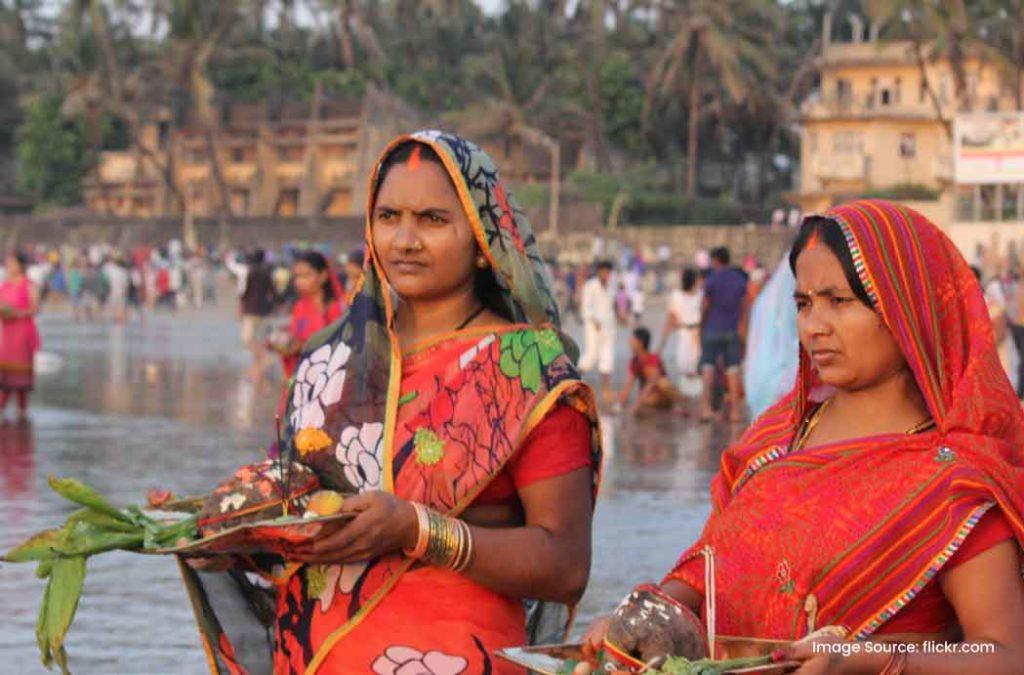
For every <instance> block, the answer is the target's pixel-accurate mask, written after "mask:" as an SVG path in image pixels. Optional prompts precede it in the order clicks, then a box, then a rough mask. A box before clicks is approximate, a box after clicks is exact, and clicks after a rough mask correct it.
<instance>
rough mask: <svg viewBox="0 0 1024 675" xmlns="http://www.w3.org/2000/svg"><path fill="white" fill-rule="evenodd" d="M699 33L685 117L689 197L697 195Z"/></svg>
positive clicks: (700, 54)
mask: <svg viewBox="0 0 1024 675" xmlns="http://www.w3.org/2000/svg"><path fill="white" fill-rule="evenodd" d="M701 37H702V36H701V34H700V33H698V34H697V39H696V47H695V53H694V55H693V72H692V73H691V74H690V110H689V119H687V133H686V196H687V197H690V198H691V199H693V198H696V196H697V157H698V156H699V154H700V142H699V140H698V138H697V136H698V133H699V132H700V97H701V88H700V79H701V72H700V69H701V61H702V56H703V49H702V47H701V41H702V39H701Z"/></svg>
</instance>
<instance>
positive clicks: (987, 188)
mask: <svg viewBox="0 0 1024 675" xmlns="http://www.w3.org/2000/svg"><path fill="white" fill-rule="evenodd" d="M998 188H999V186H998V185H982V186H981V187H980V188H979V196H980V198H981V213H980V214H979V216H980V218H981V220H995V219H996V206H997V204H996V202H997V201H998V194H997V193H998Z"/></svg>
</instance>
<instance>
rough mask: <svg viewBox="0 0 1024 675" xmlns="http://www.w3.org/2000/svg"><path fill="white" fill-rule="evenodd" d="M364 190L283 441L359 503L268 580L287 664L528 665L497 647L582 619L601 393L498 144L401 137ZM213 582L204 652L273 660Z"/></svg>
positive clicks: (218, 663)
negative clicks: (219, 597)
mask: <svg viewBox="0 0 1024 675" xmlns="http://www.w3.org/2000/svg"><path fill="white" fill-rule="evenodd" d="M371 186H372V190H371V194H370V200H369V205H368V209H367V212H368V219H367V227H366V234H367V260H366V264H365V267H364V274H363V277H362V281H361V283H360V285H359V287H358V288H357V289H356V291H355V294H354V296H353V297H352V302H351V305H350V306H349V307H348V309H347V311H346V312H345V314H344V316H343V317H342V319H341V320H340V321H339V322H336V323H335V324H332V326H331V327H330V328H329V329H328V330H325V331H321V332H320V333H318V334H317V335H316V336H314V337H313V338H312V340H310V341H309V343H307V345H306V347H305V350H304V352H303V356H302V358H301V359H300V362H299V364H298V366H297V368H296V371H295V376H294V378H293V382H292V385H291V390H290V392H289V394H288V399H287V402H288V407H287V410H286V414H285V417H284V419H283V422H284V428H283V430H282V436H283V444H282V447H283V448H284V450H285V452H284V454H285V456H287V455H288V454H293V455H294V456H295V458H296V459H297V460H298V461H301V462H303V463H304V464H305V465H307V466H309V467H310V468H312V469H313V470H314V471H315V472H316V474H317V476H318V477H319V480H320V483H321V485H322V486H324V487H327V488H331V489H334V490H338V491H342V492H346V493H357V494H354V495H352V496H348V497H346V498H345V501H344V505H343V507H342V509H343V511H345V512H348V513H352V514H354V515H355V518H354V520H352V521H351V522H349V523H348V524H346V525H345V526H344V527H342V528H341V529H340V530H338V531H337V533H335V534H330V535H327V536H325V537H323V538H321V539H319V540H317V541H316V542H315V543H314V544H312V545H309V546H307V547H306V548H303V549H299V550H298V551H297V552H296V554H295V555H294V556H292V557H291V558H290V559H289V561H288V562H291V563H296V562H299V563H302V564H301V565H300V566H298V569H297V570H296V569H295V565H290V566H287V567H284V566H277V567H275V568H272V569H271V570H270V574H269V575H267V578H268V579H269V580H270V581H271V582H272V583H273V584H274V588H275V593H274V596H273V599H274V602H275V603H276V608H275V609H274V611H273V614H274V617H273V621H272V622H269V623H267V624H265V627H266V629H267V631H268V633H269V634H270V635H272V644H271V645H270V646H271V649H272V653H273V670H274V672H275V673H314V672H320V673H375V674H377V675H405V674H406V673H417V674H421V673H425V674H428V675H458V674H462V673H465V674H470V673H472V674H474V675H475V674H477V673H494V674H498V673H521V672H522V670H521V669H518V668H514V667H512V666H510V665H509V664H507V663H504V662H502V661H499V660H496V659H495V657H494V650H495V649H498V648H501V647H508V646H513V645H520V644H523V643H525V642H527V641H528V639H529V638H530V637H537V636H539V635H540V633H541V632H543V631H544V630H545V627H546V626H547V627H548V628H550V627H551V625H552V624H554V629H555V630H554V633H552V632H551V631H550V630H548V631H547V632H546V634H544V635H543V639H545V640H551V639H557V638H558V637H560V636H561V635H562V634H563V633H564V630H565V628H566V623H565V622H566V619H567V616H568V615H567V614H564V613H560V612H557V611H554V610H556V609H557V607H559V606H572V605H574V604H575V603H576V602H577V601H578V600H579V599H580V597H581V595H582V593H583V590H584V588H585V586H586V583H587V579H588V575H589V567H590V550H591V549H590V526H591V516H592V509H593V504H594V492H595V489H596V484H597V475H598V469H599V466H600V455H599V442H598V435H597V433H596V432H597V427H596V416H595V405H594V400H593V395H592V392H591V391H590V389H589V388H588V387H587V386H586V385H584V384H583V382H582V381H581V379H580V377H579V374H578V373H577V372H576V369H575V367H574V365H573V355H574V352H575V346H574V345H572V343H571V342H570V341H569V340H568V338H565V337H564V336H562V334H561V333H560V332H559V330H558V325H559V323H558V322H559V315H558V307H557V304H556V303H555V301H554V298H553V296H552V293H551V291H550V285H549V283H548V279H547V274H546V272H545V269H544V265H543V261H542V260H541V258H540V256H539V254H538V252H537V249H536V243H535V240H534V236H533V233H532V231H531V229H530V226H529V223H528V222H527V221H526V220H525V218H524V217H523V215H522V212H521V211H520V210H519V209H518V207H517V206H516V203H515V201H514V199H513V198H512V196H511V195H510V194H509V193H508V192H507V191H506V189H505V187H504V185H503V183H502V182H501V180H500V178H499V176H498V172H497V170H496V168H495V167H494V165H493V164H492V162H491V160H490V158H489V157H488V156H487V155H486V154H484V153H483V151H481V150H480V149H479V148H478V147H476V146H475V145H473V144H472V143H469V142H468V141H465V140H463V139H461V138H458V137H456V136H452V135H449V134H443V133H440V132H420V133H417V134H414V135H411V136H403V137H401V138H399V139H397V140H395V141H394V142H392V144H391V145H390V146H389V147H388V148H387V149H386V150H385V152H384V155H383V157H382V160H381V162H380V164H379V165H378V167H377V169H376V170H375V172H374V175H373V176H372V180H371ZM296 437H298V438H321V439H324V438H326V439H327V441H326V442H321V443H319V444H317V445H316V446H315V447H310V446H307V445H306V444H304V443H298V444H297V443H296V442H295V439H296ZM289 448H294V451H293V452H291V453H289ZM192 574H194V573H192ZM193 579H194V577H193ZM204 583H205V580H204ZM194 588H195V586H194V585H193V589H194ZM207 595H209V597H207ZM212 597H213V594H212V593H210V594H204V593H203V592H198V593H197V592H196V591H195V590H193V599H194V601H195V602H196V606H197V607H198V608H199V609H200V621H201V624H202V628H203V631H204V634H205V638H206V639H205V640H204V642H205V644H206V646H207V654H208V656H209V658H210V665H211V668H212V669H214V670H215V671H219V672H244V671H245V670H247V669H248V668H250V667H253V668H258V667H265V666H266V661H265V659H266V658H267V654H266V653H263V652H261V651H259V650H257V651H255V652H254V650H253V649H252V646H253V644H257V645H258V644H261V643H260V642H259V641H258V640H257V641H256V642H246V640H244V639H242V638H241V637H240V635H239V632H238V631H237V630H235V627H234V626H232V625H231V622H230V621H229V617H226V616H225V617H224V618H223V620H221V619H222V618H221V617H219V616H214V612H212V611H210V610H211V609H213V607H212V605H213V604H214V603H213V602H212V601H211V600H210V598H212ZM527 599H530V600H529V601H527ZM533 601H544V603H542V604H540V605H538V604H536V603H535V602H533ZM524 604H525V605H528V606H529V607H530V613H529V615H528V614H527V612H526V609H525V606H524ZM552 618H554V620H552ZM250 635H251V634H250Z"/></svg>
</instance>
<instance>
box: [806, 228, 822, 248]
mask: <svg viewBox="0 0 1024 675" xmlns="http://www.w3.org/2000/svg"><path fill="white" fill-rule="evenodd" d="M820 243H821V230H818V229H815V230H812V231H811V236H810V238H809V239H808V240H807V245H806V246H804V250H805V251H810V250H811V249H813V248H815V247H816V246H817V245H818V244H820Z"/></svg>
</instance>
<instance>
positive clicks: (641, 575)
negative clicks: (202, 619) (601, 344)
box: [0, 311, 735, 673]
mask: <svg viewBox="0 0 1024 675" xmlns="http://www.w3.org/2000/svg"><path fill="white" fill-rule="evenodd" d="M40 323H41V329H42V332H43V340H44V349H45V350H46V351H47V352H52V353H55V354H57V355H59V356H60V357H61V358H62V359H63V366H62V367H61V369H60V370H59V371H57V372H56V373H51V374H40V375H39V376H38V382H37V392H36V395H35V398H34V401H33V409H32V422H31V423H29V424H17V423H14V422H9V423H5V424H3V425H0V511H2V513H3V517H2V519H0V549H2V550H5V549H7V548H8V547H9V546H11V545H12V544H14V543H16V542H17V541H19V540H21V539H22V538H24V537H25V536H27V535H28V534H31V533H33V532H35V531H37V530H39V529H42V528H44V527H48V526H53V525H56V524H58V523H59V522H61V521H62V518H63V516H64V515H66V514H67V513H69V512H70V510H71V509H70V507H69V506H68V505H67V504H66V502H64V501H63V500H61V499H59V498H57V497H56V496H55V495H54V494H53V493H52V492H51V491H50V490H49V488H48V486H47V485H46V478H47V476H48V475H50V474H57V475H62V476H75V477H78V478H80V479H82V480H84V481H85V482H87V483H89V484H90V485H93V486H94V487H96V488H97V489H98V490H100V491H101V492H102V493H104V494H106V495H109V496H110V497H111V498H112V499H113V500H115V501H117V502H120V503H137V502H140V501H142V500H143V498H144V493H145V491H146V490H147V489H148V488H150V487H154V486H160V487H164V488H168V489H171V490H173V491H175V492H177V493H179V494H196V493H201V492H204V491H207V490H209V489H210V488H211V487H212V486H213V485H215V484H216V483H217V482H219V481H220V480H221V479H222V478H223V477H225V476H227V475H228V474H229V473H230V472H231V471H232V470H233V469H234V468H235V467H237V466H238V465H240V464H242V463H245V462H249V461H254V460H256V459H258V458H259V457H260V456H262V455H263V450H262V448H263V447H265V446H266V445H267V443H268V442H270V440H271V438H270V433H271V429H272V427H273V409H274V407H275V403H276V397H277V394H278V385H277V384H276V383H271V382H267V383H266V384H265V385H264V386H262V387H255V386H253V385H252V384H251V383H250V382H249V381H248V380H247V378H246V369H247V366H248V357H247V355H246V354H245V353H243V352H242V351H241V350H240V349H239V348H238V342H237V340H238V329H237V324H236V323H235V322H234V321H233V320H232V318H231V317H230V316H229V315H228V314H226V313H225V314H217V313H216V312H209V311H207V312H202V313H193V314H188V315H179V316H167V315H163V316H157V317H155V318H153V319H150V320H149V321H148V322H147V323H145V324H133V325H130V326H128V327H126V328H118V327H112V326H108V325H101V324H90V325H81V324H74V323H72V322H71V321H69V320H68V319H67V318H65V317H63V316H59V315H48V316H44V317H43V318H42V319H41V322H40ZM621 333H622V335H621V336H620V342H621V343H622V344H620V351H623V352H624V349H625V345H624V339H625V338H624V333H625V331H621ZM621 361H622V359H620V362H621ZM602 422H603V432H604V436H605V445H606V450H607V452H606V461H605V470H606V471H605V479H604V483H603V487H602V492H601V497H600V499H599V502H598V507H597V513H596V516H595V527H594V564H593V569H592V574H591V581H590V586H589V588H588V590H587V593H586V596H585V597H584V600H583V603H582V606H581V608H580V615H579V617H580V618H579V622H578V623H577V627H578V630H582V629H583V628H584V627H585V626H586V625H587V624H588V622H589V620H590V619H591V618H593V617H594V616H595V614H597V613H599V612H602V611H606V610H608V609H610V608H611V607H613V606H614V605H615V603H617V601H618V600H619V599H620V598H621V597H622V595H623V594H624V593H625V592H626V591H627V590H628V589H629V588H630V587H631V586H632V585H634V584H635V583H637V582H640V581H644V580H655V579H659V578H660V577H661V576H662V575H663V574H664V573H665V572H666V571H667V570H668V569H669V567H671V565H672V563H673V562H674V561H675V558H676V557H677V556H678V554H679V553H680V552H681V551H682V550H683V549H684V548H685V547H686V546H687V545H688V544H690V543H691V542H692V541H693V540H694V539H695V538H696V536H697V534H698V532H699V531H700V528H701V526H702V524H703V522H704V519H705V518H706V516H707V513H708V510H709V507H708V502H707V487H708V483H709V481H710V478H711V475H712V472H713V471H714V469H715V468H716V467H717V464H718V457H719V454H720V449H721V448H722V447H723V446H724V445H725V444H726V443H727V442H728V440H729V435H730V434H731V433H733V432H734V431H735V429H729V428H726V427H718V426H714V425H712V426H700V425H697V424H695V423H692V422H689V421H686V420H683V419H679V418H671V417H662V418H648V419H644V420H640V421H637V420H627V419H625V418H617V417H606V418H603V420H602ZM41 590H42V582H41V581H40V580H38V579H36V578H35V576H34V573H33V567H32V566H30V565H3V566H2V567H0V598H2V602H0V625H3V626H4V630H3V631H2V632H0V663H2V664H3V665H2V666H0V672H4V673H34V672H46V671H45V669H43V668H42V666H41V665H40V664H39V660H38V653H37V649H36V644H35V636H34V627H35V618H36V610H37V607H38V602H39V597H40V594H41ZM67 648H68V652H69V654H70V659H71V667H72V670H73V672H75V673H204V672H206V669H205V661H204V658H203V655H202V651H201V649H200V646H199V640H198V637H197V633H196V629H195V626H194V623H193V620H192V613H191V609H190V607H189V605H188V602H187V600H186V598H185V594H184V592H183V590H182V588H181V586H180V584H179V581H178V576H177V570H176V566H175V565H174V564H173V562H172V561H170V560H168V559H165V558H159V557H156V558H149V557H145V556H140V555H135V554H128V553H114V554H108V555H103V556H99V557H97V558H95V559H93V560H91V561H90V563H89V574H88V576H87V579H86V585H85V590H84V593H83V596H82V601H81V605H80V606H79V610H78V615H77V617H76V620H75V624H74V625H73V626H72V629H71V632H70V634H69V637H68V640H67Z"/></svg>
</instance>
